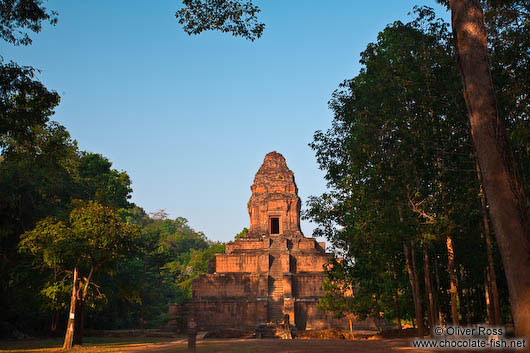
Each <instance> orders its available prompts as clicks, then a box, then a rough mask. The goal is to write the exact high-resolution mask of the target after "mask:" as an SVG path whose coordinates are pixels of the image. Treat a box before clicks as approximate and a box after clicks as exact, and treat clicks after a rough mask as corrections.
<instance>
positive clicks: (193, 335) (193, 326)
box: [188, 318, 197, 353]
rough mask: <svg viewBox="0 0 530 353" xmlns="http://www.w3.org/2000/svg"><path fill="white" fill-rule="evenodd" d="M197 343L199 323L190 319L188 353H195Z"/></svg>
mask: <svg viewBox="0 0 530 353" xmlns="http://www.w3.org/2000/svg"><path fill="white" fill-rule="evenodd" d="M196 342H197V323H196V322H195V319H193V318H190V319H189V321H188V353H195V347H196Z"/></svg>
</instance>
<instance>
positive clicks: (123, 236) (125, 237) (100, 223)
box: [19, 201, 139, 269]
mask: <svg viewBox="0 0 530 353" xmlns="http://www.w3.org/2000/svg"><path fill="white" fill-rule="evenodd" d="M138 235H139V228H138V226H136V225H130V224H127V223H125V222H123V221H122V220H121V217H120V215H119V214H118V213H116V212H115V211H114V210H113V209H112V208H111V207H108V206H103V205H101V204H99V203H97V202H96V201H89V202H81V201H80V202H76V207H75V208H74V209H73V210H72V211H71V212H70V217H69V219H68V221H67V222H63V221H60V220H56V219H53V218H51V217H48V218H45V219H43V220H41V221H39V222H37V225H36V227H35V229H33V230H31V231H29V232H26V233H24V234H23V235H22V237H21V241H20V244H19V247H20V249H21V250H23V251H24V250H27V251H29V252H31V253H32V254H33V255H35V256H37V257H40V258H42V261H43V262H44V263H45V264H46V265H48V266H49V267H53V266H60V267H61V268H63V269H68V268H74V267H79V268H85V269H91V268H93V269H101V268H112V267H113V265H114V264H115V263H116V261H118V260H119V259H122V258H125V257H127V256H130V255H131V254H133V253H134V251H136V249H135V248H136V245H135V244H136V239H137V237H138Z"/></svg>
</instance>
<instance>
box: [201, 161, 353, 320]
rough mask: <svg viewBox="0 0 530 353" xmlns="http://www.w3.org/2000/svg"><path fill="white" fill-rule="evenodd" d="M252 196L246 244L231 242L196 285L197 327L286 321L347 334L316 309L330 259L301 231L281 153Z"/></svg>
mask: <svg viewBox="0 0 530 353" xmlns="http://www.w3.org/2000/svg"><path fill="white" fill-rule="evenodd" d="M250 190H251V192H252V195H251V196H250V200H249V201H248V213H249V216H250V229H249V234H248V237H246V238H239V239H235V240H234V241H232V242H229V243H227V244H226V251H225V253H224V254H216V257H215V259H213V260H212V261H211V263H210V264H209V266H208V274H204V275H201V276H200V277H199V278H197V279H195V280H194V281H193V291H192V292H193V293H192V297H193V298H192V303H191V312H192V313H193V315H194V317H195V319H196V321H197V324H198V326H199V328H200V329H201V330H212V329H219V328H238V329H253V328H255V327H256V325H258V324H261V323H267V322H268V323H275V322H281V321H282V320H283V318H284V316H285V315H289V318H290V320H291V324H293V325H296V327H297V328H298V329H299V330H305V329H319V328H327V327H347V326H346V325H347V323H346V321H345V320H337V319H334V318H333V317H331V316H329V315H328V314H326V313H323V312H321V311H319V310H318V308H317V303H318V300H319V298H320V297H321V296H322V295H323V291H322V282H323V281H324V278H325V277H326V274H325V271H324V267H325V265H326V264H327V263H328V261H329V258H330V256H331V255H330V254H328V253H326V251H325V244H324V243H319V242H318V241H316V239H314V238H306V237H305V236H304V235H303V234H302V232H301V230H300V204H301V202H300V198H299V197H298V189H297V187H296V184H295V181H294V174H293V172H292V171H291V170H290V169H289V168H288V167H287V164H286V163H285V158H284V157H283V156H282V155H281V154H279V153H278V152H271V153H268V154H267V155H266V156H265V159H264V161H263V164H262V165H261V167H260V168H259V170H258V172H257V173H256V176H255V178H254V183H253V184H252V186H251V187H250Z"/></svg>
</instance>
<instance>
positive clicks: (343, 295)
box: [317, 261, 356, 339]
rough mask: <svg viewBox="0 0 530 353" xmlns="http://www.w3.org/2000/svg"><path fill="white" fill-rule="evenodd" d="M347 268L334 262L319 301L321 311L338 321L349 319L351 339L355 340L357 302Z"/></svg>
mask: <svg viewBox="0 0 530 353" xmlns="http://www.w3.org/2000/svg"><path fill="white" fill-rule="evenodd" d="M344 270H345V268H344V267H343V266H342V265H341V263H340V262H337V261H334V262H333V263H332V264H330V265H329V266H328V268H327V275H328V276H327V278H326V279H325V280H324V283H323V284H322V290H323V291H324V295H323V296H322V298H320V299H319V300H318V304H317V307H318V309H319V310H322V311H328V312H331V313H333V316H334V317H335V318H337V319H341V318H343V317H347V318H348V321H349V323H350V339H354V334H353V322H352V321H353V320H355V312H356V310H355V301H354V300H353V295H354V290H353V283H350V282H348V279H349V278H351V277H350V276H346V275H345V274H344V273H341V272H342V271H344Z"/></svg>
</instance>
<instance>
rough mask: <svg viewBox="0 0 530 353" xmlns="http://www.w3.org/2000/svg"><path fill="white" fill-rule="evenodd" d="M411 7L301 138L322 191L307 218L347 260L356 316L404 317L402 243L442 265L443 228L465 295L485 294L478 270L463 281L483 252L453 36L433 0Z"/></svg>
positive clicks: (408, 313)
mask: <svg viewBox="0 0 530 353" xmlns="http://www.w3.org/2000/svg"><path fill="white" fill-rule="evenodd" d="M415 13H416V16H417V17H416V19H414V20H413V21H411V22H410V23H406V24H403V23H401V22H395V23H393V24H391V25H389V26H387V27H386V28H385V29H384V30H383V31H382V32H380V33H379V35H378V38H377V42H376V43H371V44H369V45H368V46H367V48H366V50H365V51H364V52H363V53H361V63H362V64H363V65H364V67H363V68H362V69H361V71H360V73H359V75H358V76H356V77H355V78H353V79H351V80H347V81H345V82H344V83H343V84H342V85H341V86H340V89H339V90H337V91H336V92H335V93H334V94H333V97H332V99H331V101H330V108H331V109H332V111H333V112H334V120H333V123H332V127H331V129H329V130H328V131H327V132H321V131H317V132H316V133H315V137H314V142H313V143H311V147H312V148H313V149H314V150H315V151H316V155H317V161H318V163H319V164H320V167H321V169H323V170H325V172H326V176H325V178H326V180H327V182H328V186H329V188H330V191H329V192H327V193H325V194H323V195H321V196H319V197H311V198H310V199H309V202H308V206H309V210H308V211H307V212H306V214H305V217H307V218H310V219H312V220H313V221H315V222H317V223H318V224H319V227H318V228H317V230H316V235H319V236H326V237H327V238H328V239H329V240H330V241H331V243H332V245H333V246H334V247H335V248H336V249H337V253H338V255H339V256H342V257H344V258H345V259H348V261H345V262H344V263H342V266H343V267H344V268H345V270H344V271H343V276H345V277H343V278H342V280H346V279H347V280H348V281H350V282H351V283H355V284H356V287H355V288H356V291H355V295H354V297H353V302H352V303H351V306H350V308H353V310H354V312H355V313H357V314H359V315H361V316H368V315H373V316H377V315H379V313H380V312H384V313H385V317H386V318H389V319H392V318H395V315H396V314H397V310H398V309H399V310H400V311H401V317H402V318H407V317H413V312H412V310H411V309H412V305H410V304H409V305H405V306H404V307H403V306H402V304H399V303H398V304H396V303H395V298H396V297H398V299H399V300H401V301H403V299H406V300H410V298H411V295H410V293H411V289H410V288H409V284H408V281H407V276H406V270H405V269H406V268H405V260H404V259H405V257H404V253H403V244H404V243H407V244H409V243H410V241H411V240H412V241H413V242H414V243H415V244H423V246H424V247H425V248H426V249H427V251H428V252H430V253H431V254H432V255H431V259H434V258H436V263H435V264H431V268H433V267H434V266H436V270H437V271H439V272H446V271H445V269H444V267H443V266H444V264H445V263H446V261H447V257H446V251H445V249H444V244H445V236H446V235H451V236H452V237H453V238H454V239H455V243H456V246H455V248H456V250H455V251H456V257H457V262H458V268H459V275H460V276H461V280H462V282H465V284H463V286H464V287H466V288H464V289H463V290H464V292H465V293H466V294H467V293H470V294H468V295H469V297H468V298H467V299H468V300H470V301H473V302H477V303H482V302H483V297H482V296H481V295H480V294H477V293H483V289H482V286H483V283H484V280H483V278H480V279H479V280H473V278H476V277H473V273H475V274H476V273H481V271H482V269H484V267H485V261H486V258H485V251H484V248H483V245H481V244H483V243H484V241H483V240H481V234H480V223H479V222H480V217H479V210H478V198H477V197H478V194H479V190H478V182H477V177H476V172H475V168H474V163H475V161H474V156H473V150H472V147H471V143H470V134H469V129H468V125H467V124H468V123H467V112H466V108H465V104H464V100H463V96H462V94H461V86H460V85H461V83H460V82H461V81H460V79H459V76H458V72H457V68H456V65H455V62H454V53H453V47H452V38H451V35H450V33H449V32H448V25H447V24H446V23H444V22H443V21H441V20H438V19H436V18H435V16H434V12H433V11H432V9H430V8H415ZM415 250H416V254H418V253H421V248H420V247H418V246H416V248H415ZM464 254H473V256H463V255H464ZM417 260H418V259H415V261H416V262H418V261H417ZM418 267H419V271H418V273H419V275H420V278H422V277H421V276H422V274H423V272H422V266H421V265H418ZM421 281H422V282H423V279H422V280H421ZM441 281H442V282H441V284H440V286H442V287H445V288H447V287H448V282H447V278H446V277H444V276H442V278H441ZM331 290H332V291H333V290H334V289H333V288H331ZM440 301H441V302H442V303H446V298H445V296H444V295H443V294H442V295H441V298H440ZM480 305H482V304H480ZM396 306H397V307H396ZM403 309H404V310H403ZM444 309H446V308H444ZM478 311H480V312H482V311H483V306H482V308H481V309H479V310H478ZM476 319H478V318H476Z"/></svg>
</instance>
